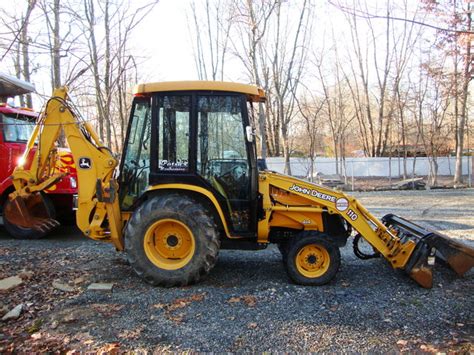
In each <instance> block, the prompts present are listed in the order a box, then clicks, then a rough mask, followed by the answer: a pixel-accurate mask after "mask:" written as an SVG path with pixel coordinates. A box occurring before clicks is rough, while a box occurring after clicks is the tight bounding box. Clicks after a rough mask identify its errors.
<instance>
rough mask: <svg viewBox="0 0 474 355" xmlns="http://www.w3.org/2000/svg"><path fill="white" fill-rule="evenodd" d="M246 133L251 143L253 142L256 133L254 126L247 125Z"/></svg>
mask: <svg viewBox="0 0 474 355" xmlns="http://www.w3.org/2000/svg"><path fill="white" fill-rule="evenodd" d="M245 133H246V134H247V141H248V142H250V143H251V142H253V136H254V133H253V129H252V127H250V126H246V127H245Z"/></svg>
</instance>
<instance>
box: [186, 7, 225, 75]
mask: <svg viewBox="0 0 474 355" xmlns="http://www.w3.org/2000/svg"><path fill="white" fill-rule="evenodd" d="M190 7H191V14H192V21H190V20H189V19H188V24H189V32H190V35H191V37H192V43H193V54H194V61H195V65H196V70H197V73H198V78H199V80H224V72H225V71H224V68H225V63H226V56H227V52H228V49H229V36H230V30H231V27H232V17H233V13H234V9H233V4H232V2H224V1H222V0H216V1H214V2H213V3H212V4H211V3H210V0H206V5H205V7H204V10H205V13H204V14H203V13H202V12H201V11H200V9H199V8H196V3H195V1H193V2H192V3H191V5H190ZM202 18H204V20H201V19H202Z"/></svg>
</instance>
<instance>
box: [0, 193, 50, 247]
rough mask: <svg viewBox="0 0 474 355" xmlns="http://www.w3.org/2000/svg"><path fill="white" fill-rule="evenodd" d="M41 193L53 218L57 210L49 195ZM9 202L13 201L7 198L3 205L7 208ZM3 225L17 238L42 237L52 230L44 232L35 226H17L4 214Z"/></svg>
mask: <svg viewBox="0 0 474 355" xmlns="http://www.w3.org/2000/svg"><path fill="white" fill-rule="evenodd" d="M41 195H42V196H43V201H44V204H45V206H46V210H47V213H48V215H49V216H50V217H51V218H53V219H54V218H56V210H55V208H54V204H53V202H52V201H51V199H50V198H49V197H48V196H47V194H45V193H41ZM9 203H11V202H10V200H9V199H8V198H7V199H6V201H5V204H4V206H3V207H4V208H5V207H6V206H7V205H8V204H9ZM3 226H4V227H5V229H6V230H7V232H8V234H10V235H11V236H12V237H13V238H15V239H41V238H43V237H44V236H46V235H48V234H49V233H50V232H51V230H47V231H44V232H42V231H40V230H38V229H34V228H23V227H20V226H17V225H16V224H13V223H10V222H9V221H8V220H7V219H6V218H5V216H3Z"/></svg>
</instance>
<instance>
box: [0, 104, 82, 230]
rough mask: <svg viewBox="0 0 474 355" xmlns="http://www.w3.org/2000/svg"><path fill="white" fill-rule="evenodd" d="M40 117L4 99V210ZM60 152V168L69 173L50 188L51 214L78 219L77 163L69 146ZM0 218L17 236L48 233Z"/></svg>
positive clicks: (0, 127) (0, 143)
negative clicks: (76, 207) (76, 202)
mask: <svg viewBox="0 0 474 355" xmlns="http://www.w3.org/2000/svg"><path fill="white" fill-rule="evenodd" d="M37 117H38V114H37V113H35V112H34V111H32V110H29V109H25V108H21V109H20V108H14V107H10V106H8V105H7V104H5V103H0V131H1V133H0V213H2V211H3V206H4V204H5V202H7V201H8V194H9V193H11V192H12V191H13V190H14V189H13V185H12V181H11V179H10V175H11V174H12V172H13V170H14V169H15V166H16V165H17V163H18V160H19V159H20V158H21V156H22V154H23V151H24V150H25V146H26V143H27V141H28V138H29V137H30V135H31V132H32V131H33V129H34V126H35V121H36V118H37ZM57 156H58V158H57V163H56V168H57V169H58V170H59V171H61V172H66V173H68V174H67V175H66V176H65V177H64V178H63V179H62V180H61V181H60V182H59V183H58V184H56V185H54V186H53V187H52V188H51V189H49V190H47V191H46V206H47V208H48V209H49V211H48V212H49V214H50V215H51V216H55V218H56V219H57V220H59V221H62V222H71V221H73V219H74V211H73V200H74V196H76V194H77V174H76V167H75V165H74V161H73V159H72V155H71V154H70V152H69V151H68V150H67V149H65V148H58V155H57ZM27 160H29V159H27ZM0 221H2V222H3V225H4V227H5V229H6V230H7V232H8V233H9V234H11V235H12V236H13V237H15V238H25V239H27V238H28V239H38V238H41V237H43V236H44V235H45V234H46V233H43V232H40V231H38V230H37V229H32V228H22V227H19V226H16V225H13V224H11V223H9V222H8V221H7V220H6V219H4V218H2V219H1V220H0Z"/></svg>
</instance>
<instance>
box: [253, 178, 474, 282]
mask: <svg viewBox="0 0 474 355" xmlns="http://www.w3.org/2000/svg"><path fill="white" fill-rule="evenodd" d="M259 179H260V181H259V190H260V194H261V196H262V199H263V204H262V206H263V211H264V212H263V218H262V219H261V220H260V222H259V225H258V240H259V241H260V242H262V243H264V242H266V241H267V240H268V234H269V231H270V230H271V226H272V219H273V218H275V217H276V216H277V214H279V213H281V214H284V215H285V217H287V216H289V217H290V218H293V219H295V220H298V219H300V220H302V222H301V226H303V225H304V228H305V229H316V230H318V228H319V227H318V225H317V223H316V222H314V220H316V219H317V218H318V216H320V214H321V213H322V212H327V213H329V214H337V215H340V216H341V217H343V218H344V220H346V221H347V223H349V224H350V225H351V226H352V227H353V229H355V230H356V231H357V232H358V233H359V235H360V236H361V237H362V238H364V239H365V240H366V241H367V242H368V243H369V244H370V245H371V246H372V247H373V248H374V249H375V250H377V251H378V252H379V253H380V254H381V255H383V257H384V258H385V259H386V260H387V261H388V262H389V263H390V264H391V266H392V267H393V268H395V269H402V270H404V271H405V272H407V273H408V274H409V275H410V277H411V278H413V279H414V280H415V281H416V282H417V283H419V284H420V285H421V286H423V287H427V288H430V287H431V286H432V270H431V267H432V265H431V261H434V256H435V255H434V253H435V252H439V253H442V255H443V256H444V257H445V258H444V259H445V261H446V262H447V263H448V264H449V265H450V266H451V268H452V269H453V270H454V271H456V272H457V273H458V274H459V275H462V274H464V273H465V272H466V271H468V270H469V269H470V268H471V267H472V266H474V250H473V249H472V248H469V247H467V246H465V245H463V244H460V243H458V242H455V241H453V240H450V239H449V238H447V237H445V236H442V235H440V234H438V233H434V232H431V231H426V230H424V229H422V228H421V227H420V226H417V225H416V224H414V223H412V222H410V221H406V220H404V219H402V218H400V217H397V216H394V215H387V216H385V217H384V218H383V222H384V223H382V221H380V220H379V219H377V218H376V217H375V216H373V215H372V214H371V213H370V212H369V211H368V210H367V209H366V208H365V207H364V206H363V205H362V204H361V203H360V202H359V201H358V200H357V199H355V198H354V197H350V196H348V195H346V194H344V193H343V192H340V191H335V190H332V189H329V188H326V187H324V186H320V185H315V184H312V183H309V182H307V181H303V180H299V179H296V178H293V177H290V176H285V175H281V174H278V173H274V172H268V171H265V172H263V173H261V174H260V178H259ZM285 195H286V196H285ZM295 195H296V196H297V198H296V199H295V198H294V197H292V196H295ZM291 201H297V203H292V202H291Z"/></svg>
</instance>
